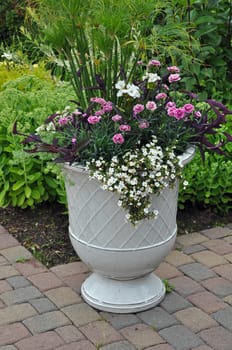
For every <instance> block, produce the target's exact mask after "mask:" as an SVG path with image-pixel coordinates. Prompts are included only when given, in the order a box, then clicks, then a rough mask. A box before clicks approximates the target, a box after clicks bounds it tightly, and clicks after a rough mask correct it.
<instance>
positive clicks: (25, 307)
mask: <svg viewBox="0 0 232 350" xmlns="http://www.w3.org/2000/svg"><path fill="white" fill-rule="evenodd" d="M34 315H36V310H35V309H34V308H33V307H32V306H31V305H30V304H28V303H23V304H19V305H11V306H8V307H6V308H3V309H0V325H6V324H9V323H14V322H18V321H23V320H25V319H26V318H28V317H31V316H34Z"/></svg>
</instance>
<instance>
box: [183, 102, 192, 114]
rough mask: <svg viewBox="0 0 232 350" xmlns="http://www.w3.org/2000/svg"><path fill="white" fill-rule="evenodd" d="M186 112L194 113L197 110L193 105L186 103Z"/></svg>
mask: <svg viewBox="0 0 232 350" xmlns="http://www.w3.org/2000/svg"><path fill="white" fill-rule="evenodd" d="M183 108H184V110H185V113H192V112H193V111H194V109H195V107H194V106H193V105H192V104H191V103H186V104H185V105H184V106H183Z"/></svg>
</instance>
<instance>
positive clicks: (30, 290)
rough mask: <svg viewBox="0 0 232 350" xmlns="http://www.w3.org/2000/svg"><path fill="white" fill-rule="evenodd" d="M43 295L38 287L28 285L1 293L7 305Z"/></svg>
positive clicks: (0, 296)
mask: <svg viewBox="0 0 232 350" xmlns="http://www.w3.org/2000/svg"><path fill="white" fill-rule="evenodd" d="M41 296H42V294H41V293H40V291H39V290H38V289H37V288H35V287H33V286H28V287H24V288H18V289H15V290H12V291H9V292H6V293H3V294H1V295H0V298H1V299H2V300H3V302H4V303H5V304H6V305H12V304H19V303H23V302H26V301H29V300H31V299H35V298H39V297H41Z"/></svg>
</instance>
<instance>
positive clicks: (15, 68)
mask: <svg viewBox="0 0 232 350" xmlns="http://www.w3.org/2000/svg"><path fill="white" fill-rule="evenodd" d="M24 75H25V76H32V77H33V78H35V77H37V78H39V79H37V82H38V83H40V84H42V85H44V84H45V82H48V83H50V85H55V82H54V80H53V79H52V77H51V76H50V75H49V74H48V72H47V71H46V70H45V67H44V64H43V63H42V62H41V63H39V64H34V65H30V64H26V63H14V62H13V61H8V60H4V61H3V62H0V91H1V90H3V89H5V88H6V87H7V85H6V86H5V87H4V84H5V83H7V82H8V81H11V84H12V87H13V85H14V84H16V85H17V84H18V81H15V82H14V80H15V79H17V78H21V77H22V76H24ZM25 79H28V78H25ZM31 81H32V80H31ZM33 83H34V84H36V81H35V80H33ZM20 84H21V85H22V86H23V82H22V81H21V80H20ZM26 85H27V86H28V84H27V83H26ZM17 89H20V88H19V87H17Z"/></svg>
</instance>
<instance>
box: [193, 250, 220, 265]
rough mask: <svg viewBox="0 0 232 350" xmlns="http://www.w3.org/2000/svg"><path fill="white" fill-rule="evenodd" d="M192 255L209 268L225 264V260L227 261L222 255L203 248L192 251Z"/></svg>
mask: <svg viewBox="0 0 232 350" xmlns="http://www.w3.org/2000/svg"><path fill="white" fill-rule="evenodd" d="M192 257H193V258H194V259H195V260H196V261H198V262H200V263H202V264H204V265H206V266H208V267H210V268H211V267H215V266H218V265H222V264H226V262H227V261H226V259H225V258H224V257H223V256H221V255H219V254H216V253H214V252H212V251H207V250H206V251H205V250H203V251H201V252H197V253H194V254H192Z"/></svg>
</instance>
